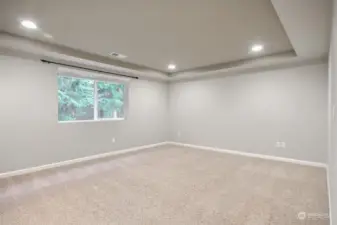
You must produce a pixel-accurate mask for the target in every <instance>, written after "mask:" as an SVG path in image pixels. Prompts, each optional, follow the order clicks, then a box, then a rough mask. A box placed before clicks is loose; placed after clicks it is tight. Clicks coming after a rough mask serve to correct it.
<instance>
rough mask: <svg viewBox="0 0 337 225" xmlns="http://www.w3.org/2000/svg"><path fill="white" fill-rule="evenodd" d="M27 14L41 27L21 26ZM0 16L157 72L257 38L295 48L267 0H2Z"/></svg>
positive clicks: (232, 52)
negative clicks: (125, 56) (117, 53)
mask: <svg viewBox="0 0 337 225" xmlns="http://www.w3.org/2000/svg"><path fill="white" fill-rule="evenodd" d="M280 1H282V0H280ZM305 1H306V0H305ZM310 1H317V2H320V1H325V0H310ZM26 18H28V19H32V20H34V21H36V23H37V24H38V26H39V27H40V30H39V31H27V30H25V29H23V28H22V27H20V24H19V21H20V20H21V19H26ZM0 21H1V22H0V26H1V27H0V30H4V31H6V32H9V33H13V34H17V35H20V36H27V37H30V38H33V39H38V40H42V41H46V42H52V43H55V44H59V45H63V46H67V47H71V48H74V49H79V50H82V51H85V52H89V53H94V54H98V55H101V56H108V54H109V52H112V51H115V52H119V53H122V54H124V55H127V56H128V58H127V59H126V61H128V62H131V63H135V64H138V65H145V66H147V67H149V68H154V69H156V70H161V71H166V67H167V64H169V63H171V62H173V63H176V64H177V67H178V70H179V71H181V70H189V69H192V68H197V67H203V66H208V65H212V64H219V63H226V62H233V61H237V60H242V59H248V58H251V57H255V56H256V55H254V54H250V53H249V48H250V46H251V45H252V44H254V43H261V44H264V45H265V51H264V52H263V53H262V55H271V54H276V53H282V52H287V51H290V50H292V49H293V47H292V45H291V44H290V41H289V39H288V36H287V34H286V32H285V31H284V28H283V26H282V24H281V22H280V21H279V18H278V16H277V13H276V12H275V10H274V8H273V5H272V3H271V2H270V0H207V1H206V0H137V1H135V0H114V1H112V0H95V1H92V0H81V1H79V0H78V1H69V0H1V1H0ZM44 33H48V34H51V35H52V36H53V39H48V38H45V37H44V36H43V34H44ZM258 56H260V55H258Z"/></svg>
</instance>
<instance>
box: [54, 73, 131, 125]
mask: <svg viewBox="0 0 337 225" xmlns="http://www.w3.org/2000/svg"><path fill="white" fill-rule="evenodd" d="M57 79H58V121H60V122H63V121H96V120H116V119H123V118H124V115H125V109H124V108H125V102H124V100H125V84H123V83H118V82H113V81H101V80H94V79H89V78H79V77H72V76H63V75H59V76H58V78H57Z"/></svg>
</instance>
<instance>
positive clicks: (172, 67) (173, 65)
mask: <svg viewBox="0 0 337 225" xmlns="http://www.w3.org/2000/svg"><path fill="white" fill-rule="evenodd" d="M176 67H177V66H176V65H175V64H169V65H168V66H167V68H168V69H169V70H175V69H176Z"/></svg>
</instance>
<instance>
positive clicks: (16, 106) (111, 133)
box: [0, 56, 168, 173]
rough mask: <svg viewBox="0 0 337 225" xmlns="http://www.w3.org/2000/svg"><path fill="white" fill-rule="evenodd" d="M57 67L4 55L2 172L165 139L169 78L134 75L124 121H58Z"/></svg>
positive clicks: (0, 59) (0, 69) (0, 64)
mask: <svg viewBox="0 0 337 225" xmlns="http://www.w3.org/2000/svg"><path fill="white" fill-rule="evenodd" d="M56 71H57V66H53V65H46V64H42V63H40V62H35V61H28V60H23V59H18V58H13V57H7V56H0V102H1V110H0V118H1V119H0V130H1V135H0V173H2V172H7V171H12V170H18V169H24V168H29V167H33V166H39V165H43V164H48V163H53V162H59V161H64V160H70V159H75V158H79V157H84V156H89V155H94V154H99V153H105V152H110V151H114V150H119V149H125V148H129V147H134V146H142V145H148V144H154V143H158V142H163V141H166V140H167V135H168V129H167V128H168V126H167V121H168V120H167V118H168V109H167V108H168V85H167V83H162V82H156V81H148V80H131V81H130V84H129V107H128V109H129V110H128V111H129V112H128V116H127V119H126V120H124V121H106V122H86V123H58V122H57V118H58V117H57V108H58V106H57V80H56ZM113 137H114V138H115V139H116V142H115V143H112V138H113Z"/></svg>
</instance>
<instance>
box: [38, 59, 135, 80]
mask: <svg viewBox="0 0 337 225" xmlns="http://www.w3.org/2000/svg"><path fill="white" fill-rule="evenodd" d="M41 62H43V63H48V64H55V65H60V66H68V67H73V68H76V69H82V70H88V71H92V72H98V73H107V74H111V75H114V76H120V77H127V78H131V79H139V77H136V76H129V75H125V74H119V73H111V72H106V71H103V70H95V69H90V68H85V67H81V66H74V65H69V64H65V63H58V62H53V61H49V60H45V59H41Z"/></svg>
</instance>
